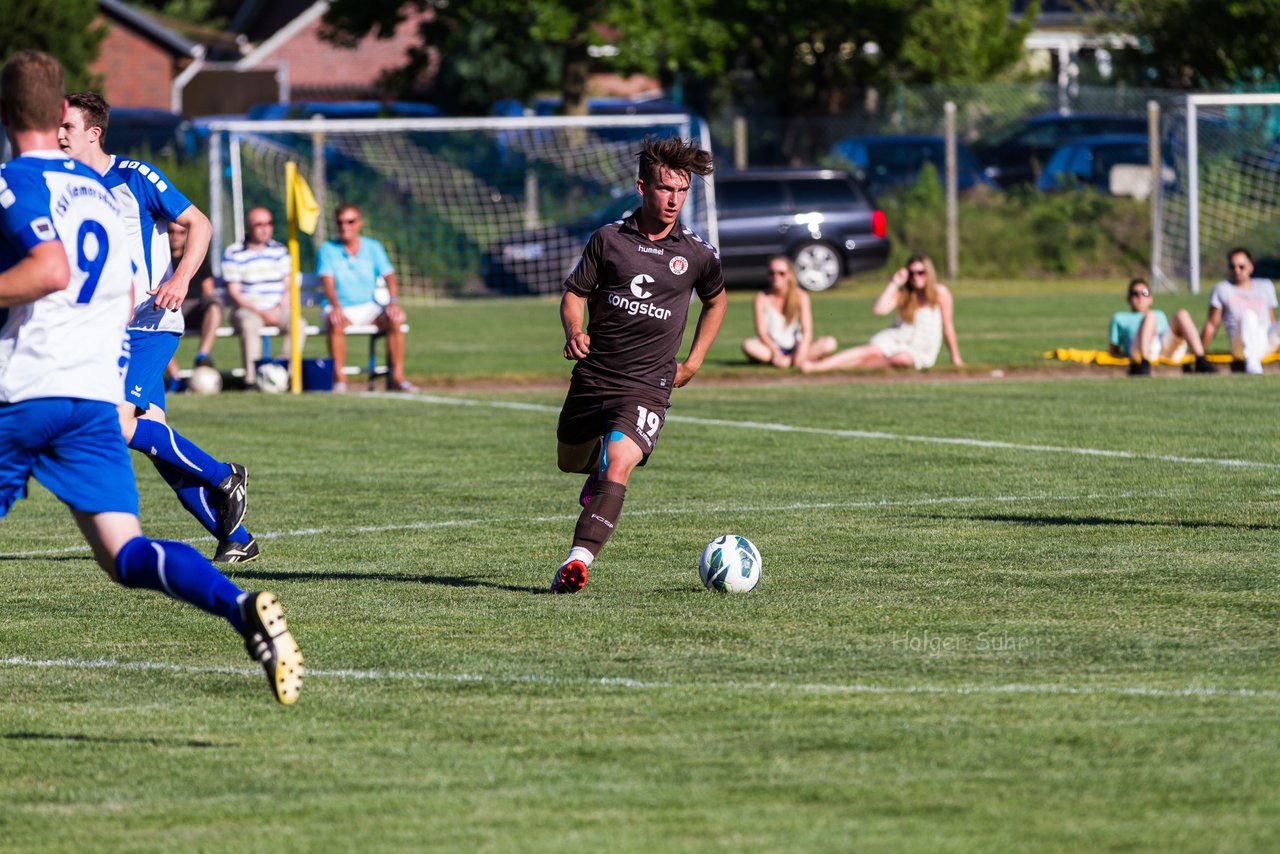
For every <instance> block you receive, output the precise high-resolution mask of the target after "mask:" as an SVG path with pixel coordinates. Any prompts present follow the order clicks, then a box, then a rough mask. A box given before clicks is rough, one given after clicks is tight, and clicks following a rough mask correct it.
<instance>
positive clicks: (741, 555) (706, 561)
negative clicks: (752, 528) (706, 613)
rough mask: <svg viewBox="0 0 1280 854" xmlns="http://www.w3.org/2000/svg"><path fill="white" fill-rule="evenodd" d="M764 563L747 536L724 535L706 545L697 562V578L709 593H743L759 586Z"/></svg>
mask: <svg viewBox="0 0 1280 854" xmlns="http://www.w3.org/2000/svg"><path fill="white" fill-rule="evenodd" d="M762 568H763V563H762V562H761V560H760V552H759V550H758V549H757V548H756V547H755V546H754V545H752V543H751V541H750V540H748V539H747V538H746V537H739V536H738V535H737V534H725V535H724V536H723V537H716V538H715V539H714V540H712V541H711V542H709V543H707V547H706V548H705V549H703V550H702V559H701V560H699V561H698V575H699V577H701V578H702V583H703V584H705V585H706V586H707V589H708V590H719V591H721V592H724V593H746V592H747V591H748V590H753V589H754V588H755V586H756V585H757V584H759V583H760V570H761V569H762Z"/></svg>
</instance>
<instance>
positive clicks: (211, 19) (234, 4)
mask: <svg viewBox="0 0 1280 854" xmlns="http://www.w3.org/2000/svg"><path fill="white" fill-rule="evenodd" d="M133 4H134V5H136V6H145V7H148V8H150V9H153V10H155V11H156V12H159V13H160V14H161V15H164V16H165V17H166V18H173V19H175V20H178V21H187V22H189V23H192V24H203V25H204V26H206V27H221V26H224V25H225V24H226V22H227V21H228V20H230V18H231V16H233V15H234V14H235V13H236V9H237V8H239V7H240V6H241V5H243V2H242V0H133Z"/></svg>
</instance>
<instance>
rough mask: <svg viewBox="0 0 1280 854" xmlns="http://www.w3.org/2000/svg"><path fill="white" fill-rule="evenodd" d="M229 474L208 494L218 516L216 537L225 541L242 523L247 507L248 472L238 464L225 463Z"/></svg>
mask: <svg viewBox="0 0 1280 854" xmlns="http://www.w3.org/2000/svg"><path fill="white" fill-rule="evenodd" d="M227 465H229V466H231V474H229V475H227V476H226V477H225V478H224V479H223V481H222V483H220V484H218V485H217V486H216V487H214V489H213V491H212V492H210V493H209V498H210V499H212V500H213V505H214V506H213V509H214V512H216V513H217V515H218V535H219V537H220V538H221V539H226V538H227V537H228V536H230V535H231V532H232V531H234V530H235V529H236V528H239V527H240V523H241V522H243V521H244V512H245V510H246V509H247V508H248V506H249V471H248V470H247V469H246V468H245V467H244V466H242V465H240V464H239V463H227Z"/></svg>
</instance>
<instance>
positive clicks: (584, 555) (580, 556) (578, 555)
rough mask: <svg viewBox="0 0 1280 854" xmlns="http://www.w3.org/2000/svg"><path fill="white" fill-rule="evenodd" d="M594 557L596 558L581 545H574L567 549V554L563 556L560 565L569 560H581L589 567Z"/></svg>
mask: <svg viewBox="0 0 1280 854" xmlns="http://www.w3.org/2000/svg"><path fill="white" fill-rule="evenodd" d="M595 559H596V558H595V555H593V554H592V553H591V552H589V551H587V550H586V549H584V548H583V547H582V546H574V547H573V548H571V549H569V556H568V557H567V558H565V559H564V563H562V564H560V565H561V566H564V565H565V564H567V563H568V562H569V561H571V560H580V561H582V563H583V565H585V566H588V567H589V566H591V562H592V561H593V560H595Z"/></svg>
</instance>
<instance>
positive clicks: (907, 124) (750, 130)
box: [710, 83, 1180, 166]
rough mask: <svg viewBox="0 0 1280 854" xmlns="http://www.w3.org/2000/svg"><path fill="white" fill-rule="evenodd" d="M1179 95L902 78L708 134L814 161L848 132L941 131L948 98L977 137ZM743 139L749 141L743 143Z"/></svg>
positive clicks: (763, 155) (731, 144) (730, 123)
mask: <svg viewBox="0 0 1280 854" xmlns="http://www.w3.org/2000/svg"><path fill="white" fill-rule="evenodd" d="M1179 97H1180V93H1175V92H1171V91H1169V90H1163V89H1161V90H1155V89H1137V88H1133V87H1124V86H1117V87H1103V86H1079V87H1074V88H1072V89H1067V90H1060V89H1059V87H1058V86H1057V85H1055V84H1050V83H1044V84H1039V83H1023V84H1013V83H1010V84H973V85H953V86H898V87H895V88H893V89H888V90H884V91H880V90H875V89H868V90H866V91H864V92H862V93H861V95H860V97H859V98H858V100H857V103H856V104H855V105H853V106H852V107H851V108H850V109H849V110H847V111H846V112H845V113H844V114H842V115H839V116H833V117H821V118H791V119H779V118H777V117H773V116H769V115H767V114H765V113H760V112H753V111H751V110H740V111H730V112H728V113H726V114H722V115H720V116H717V117H715V118H713V119H712V120H711V122H710V124H711V136H712V140H713V142H714V144H715V146H716V150H717V153H718V155H719V157H720V159H721V161H722V162H726V163H727V162H731V161H732V159H733V156H734V153H735V152H736V151H742V152H745V157H741V158H738V160H737V162H736V165H738V166H784V165H792V166H812V165H818V164H822V163H823V162H824V161H825V160H827V159H829V158H830V153H831V148H832V146H833V145H834V144H835V143H836V142H838V141H839V140H841V139H843V138H845V137H849V136H870V135H885V134H934V135H939V136H940V135H942V133H943V123H944V120H945V119H944V116H945V105H946V104H947V102H951V103H954V104H955V105H956V133H957V136H958V137H959V139H960V141H961V142H963V143H966V144H974V143H977V142H979V141H981V140H983V139H988V138H990V137H992V136H993V135H998V134H999V133H1000V132H1001V131H1003V130H1006V129H1008V128H1010V127H1012V126H1015V125H1017V124H1018V123H1019V122H1020V121H1021V120H1023V119H1026V118H1028V117H1029V116H1033V115H1036V114H1039V113H1049V112H1073V113H1084V112H1088V113H1106V114H1113V115H1132V116H1139V117H1145V116H1146V111H1147V102H1148V101H1150V100H1156V101H1157V102H1159V103H1162V104H1163V103H1167V102H1171V101H1173V100H1176V99H1177V98H1179ZM744 141H745V144H744Z"/></svg>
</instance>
